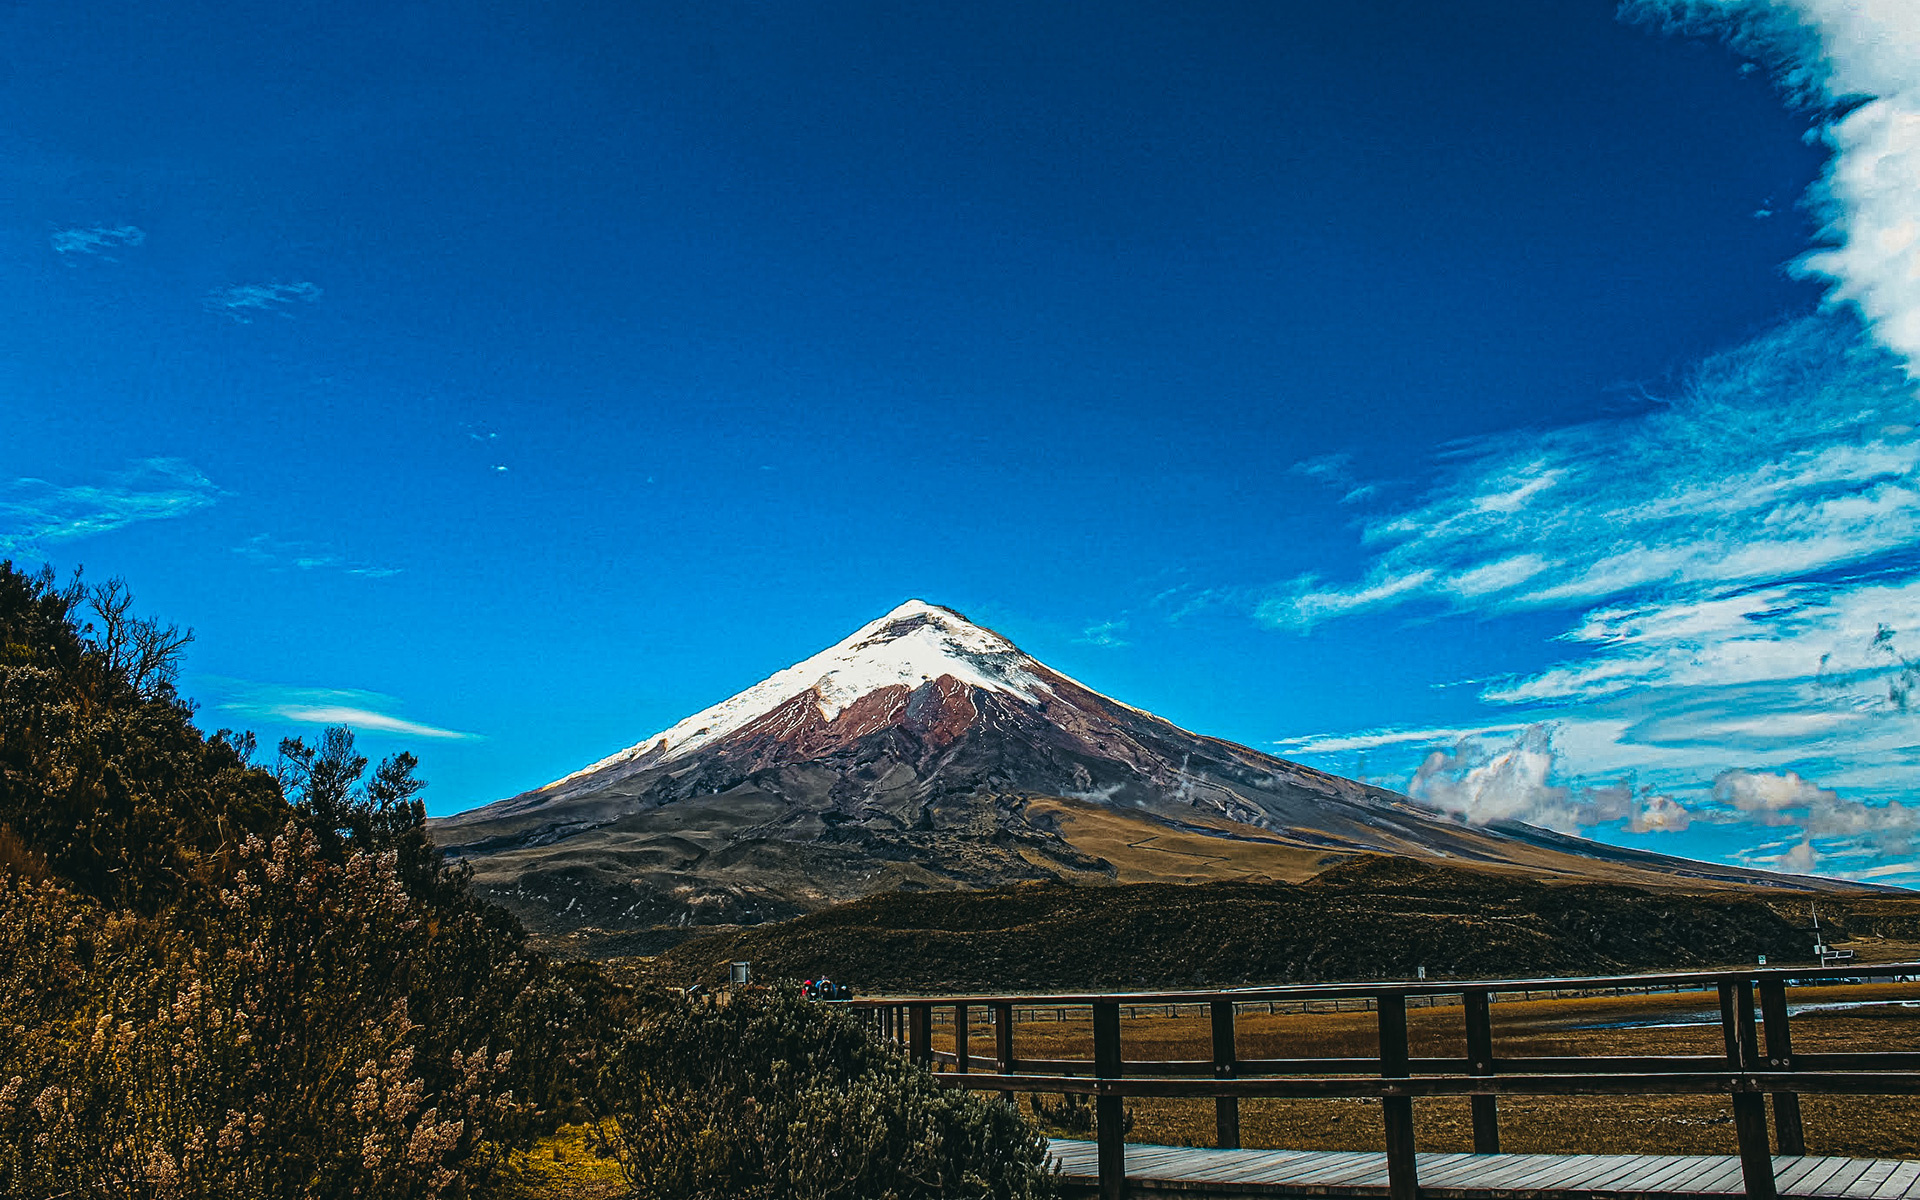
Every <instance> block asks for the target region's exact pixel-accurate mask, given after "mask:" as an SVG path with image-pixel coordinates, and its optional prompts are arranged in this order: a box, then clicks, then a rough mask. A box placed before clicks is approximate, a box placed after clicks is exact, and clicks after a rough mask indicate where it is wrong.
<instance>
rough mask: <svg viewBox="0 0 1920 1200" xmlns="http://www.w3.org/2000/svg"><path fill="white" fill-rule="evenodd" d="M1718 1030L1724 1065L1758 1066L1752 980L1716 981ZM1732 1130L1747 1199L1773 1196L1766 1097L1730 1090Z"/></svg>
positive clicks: (1744, 1070) (1748, 1068)
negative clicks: (1724, 1047) (1724, 1050)
mask: <svg viewBox="0 0 1920 1200" xmlns="http://www.w3.org/2000/svg"><path fill="white" fill-rule="evenodd" d="M1720 1030H1721V1033H1722V1034H1723V1035H1724V1037H1725V1040H1726V1044H1727V1065H1728V1066H1729V1067H1731V1068H1732V1069H1733V1070H1734V1071H1736V1072H1738V1073H1739V1074H1740V1075H1743V1076H1744V1075H1745V1074H1746V1073H1747V1072H1749V1071H1752V1070H1754V1069H1755V1068H1757V1067H1758V1066H1759V1059H1760V1050H1759V1044H1758V1041H1759V1039H1758V1038H1757V1036H1756V1035H1755V1032H1754V1027H1753V981H1752V980H1749V979H1740V980H1733V979H1725V980H1722V981H1721V982H1720ZM1733 1131H1734V1135H1735V1136H1736V1137H1737V1138H1738V1139H1739V1142H1740V1175H1741V1178H1742V1179H1743V1180H1744V1181H1745V1183H1746V1188H1747V1195H1748V1196H1749V1197H1750V1198H1751V1200H1774V1198H1775V1191H1774V1182H1773V1154H1772V1152H1771V1151H1770V1150H1769V1149H1768V1147H1767V1098H1766V1096H1764V1095H1763V1094H1761V1093H1759V1092H1750V1091H1745V1090H1738V1089H1736V1090H1735V1091H1734V1093H1733Z"/></svg>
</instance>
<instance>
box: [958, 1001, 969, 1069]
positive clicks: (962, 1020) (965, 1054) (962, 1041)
mask: <svg viewBox="0 0 1920 1200" xmlns="http://www.w3.org/2000/svg"><path fill="white" fill-rule="evenodd" d="M968 1015H969V1014H968V1012H967V1006H966V1005H964V1004H956V1005H954V1006H953V1068H954V1070H956V1071H961V1072H964V1071H966V1070H967V1069H968V1067H969V1066H970V1065H971V1064H969V1063H968V1062H967V1059H968V1058H969V1057H970V1056H971V1055H972V1053H973V1050H972V1047H970V1046H969V1045H968V1044H967V1035H968V1034H969V1033H971V1032H972V1030H970V1029H968V1028H967V1024H968V1021H967V1018H968Z"/></svg>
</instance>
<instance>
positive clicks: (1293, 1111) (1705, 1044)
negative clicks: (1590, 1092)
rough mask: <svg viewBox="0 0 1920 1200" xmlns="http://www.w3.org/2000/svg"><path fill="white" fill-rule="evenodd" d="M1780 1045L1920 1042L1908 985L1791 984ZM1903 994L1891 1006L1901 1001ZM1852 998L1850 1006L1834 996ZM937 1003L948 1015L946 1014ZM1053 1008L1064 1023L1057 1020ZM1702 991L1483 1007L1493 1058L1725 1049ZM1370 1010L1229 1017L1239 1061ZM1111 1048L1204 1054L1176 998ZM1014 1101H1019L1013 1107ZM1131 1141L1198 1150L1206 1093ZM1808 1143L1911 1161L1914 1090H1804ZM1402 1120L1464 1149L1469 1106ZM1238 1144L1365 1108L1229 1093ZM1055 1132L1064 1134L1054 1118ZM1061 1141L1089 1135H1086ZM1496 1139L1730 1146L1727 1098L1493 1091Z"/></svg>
mask: <svg viewBox="0 0 1920 1200" xmlns="http://www.w3.org/2000/svg"><path fill="white" fill-rule="evenodd" d="M1788 1001H1789V1003H1790V1004H1791V1005H1792V1006H1793V1009H1794V1016H1793V1022H1792V1033H1793V1046H1794V1050H1795V1051H1796V1052H1797V1053H1808V1052H1817V1051H1841V1050H1852V1051H1865V1050H1901V1051H1920V986H1915V985H1913V984H1875V985H1864V986H1848V987H1823V988H1801V989H1793V990H1791V991H1789V993H1788ZM1903 1002H1904V1003H1903ZM1845 1006H1853V1007H1845ZM948 1011H950V1010H948ZM1062 1011H1063V1015H1064V1016H1065V1017H1066V1019H1065V1020H1055V1019H1051V1018H1053V1017H1054V1016H1055V1015H1056V1013H1060V1012H1062ZM1034 1017H1038V1018H1046V1019H1016V1021H1015V1025H1014V1053H1015V1055H1016V1056H1017V1057H1029V1058H1057V1059H1069V1058H1078V1059H1091V1058H1092V1053H1093V1051H1092V1047H1093V1035H1092V1024H1091V1019H1090V1015H1089V1012H1088V1010H1087V1009H1085V1008H1080V1009H1077V1010H1076V1009H1071V1008H1069V1009H1065V1010H1054V1009H1046V1010H1037V1011H1036V1010H1021V1013H1020V1018H1034ZM974 1020H975V1022H976V1024H975V1025H974V1029H973V1032H972V1033H971V1035H970V1037H971V1039H972V1043H971V1046H972V1049H973V1052H974V1054H976V1055H978V1054H983V1053H985V1054H990V1053H991V1047H992V1045H993V1033H992V1028H991V1026H989V1025H987V1024H986V1023H985V1020H984V1014H976V1016H975V1018H974ZM1719 1021H1720V1018H1719V1002H1718V999H1717V997H1716V995H1715V993H1713V992H1711V991H1706V992H1681V993H1656V994H1653V995H1628V996H1593V997H1574V998H1559V999H1544V998H1543V999H1536V1000H1529V1001H1516V1002H1508V1003H1500V1004H1496V1005H1494V1007H1493V1033H1494V1048H1495V1053H1496V1054H1497V1055H1500V1056H1502V1057H1511V1058H1519V1057H1532V1056H1553V1057H1562V1056H1575V1055H1601V1054H1605V1055H1626V1054H1648V1055H1668V1054H1715V1055H1717V1054H1723V1053H1725V1044H1724V1042H1723V1040H1722V1035H1721V1032H1720V1023H1719ZM1375 1022H1376V1017H1375V1016H1374V1014H1373V1013H1371V1012H1312V1013H1284V1012H1282V1013H1275V1014H1273V1015H1268V1014H1267V1013H1264V1012H1258V1011H1256V1012H1242V1013H1241V1014H1240V1015H1239V1017H1238V1018H1237V1021H1236V1032H1237V1041H1238V1050H1239V1054H1240V1056H1241V1057H1242V1058H1279V1057H1289V1058H1293V1057H1366V1056H1372V1055H1375V1054H1377V1053H1378V1040H1377V1039H1378V1035H1377V1026H1376V1024H1375ZM1407 1024H1408V1035H1409V1040H1410V1043H1411V1051H1412V1053H1413V1054H1414V1056H1416V1057H1422V1056H1424V1057H1464V1056H1465V1054H1466V1046H1465V1034H1464V1031H1463V1025H1462V1010H1461V1008H1460V1007H1459V1006H1458V1005H1457V1004H1455V1005H1451V1006H1445V1007H1434V1008H1416V1009H1412V1010H1410V1011H1409V1012H1408V1014H1407ZM1121 1044H1122V1053H1123V1055H1124V1056H1125V1058H1127V1059H1130V1060H1138V1061H1148V1060H1155V1059H1204V1058H1207V1057H1209V1055H1210V1050H1209V1046H1210V1044H1211V1043H1210V1040H1209V1026H1208V1022H1207V1019H1206V1017H1205V1015H1204V1013H1203V1012H1202V1011H1201V1010H1199V1009H1197V1008H1192V1007H1189V1008H1187V1009H1185V1010H1183V1011H1182V1014H1181V1015H1177V1016H1174V1017H1168V1016H1166V1015H1165V1014H1164V1010H1162V1009H1154V1010H1149V1009H1145V1008H1142V1009H1139V1010H1128V1009H1125V1008H1123V1010H1122V1027H1121ZM934 1046H935V1049H938V1050H947V1051H951V1050H952V1049H953V1028H952V1026H951V1025H950V1024H947V1025H938V1024H937V1025H936V1026H935V1027H934ZM1025 1104H1026V1102H1025V1101H1024V1100H1023V1107H1024V1106H1025ZM1129 1108H1130V1110H1131V1112H1132V1114H1133V1117H1134V1126H1133V1130H1132V1132H1131V1133H1130V1134H1129V1135H1128V1138H1129V1140H1130V1141H1135V1142H1150V1143H1158V1144H1162V1145H1185V1146H1209V1145H1212V1144H1213V1139H1214V1105H1213V1101H1212V1100H1160V1099H1142V1100H1134V1101H1130V1102H1129ZM1801 1109H1802V1112H1803V1116H1804V1127H1805V1130H1806V1142H1807V1151H1808V1153H1810V1154H1840V1155H1851V1156H1857V1157H1878V1158H1916V1157H1920V1097H1890V1096H1889V1097H1881V1096H1858V1097H1855V1096H1806V1097H1803V1098H1802V1099H1801ZM1414 1116H1415V1121H1416V1125H1417V1128H1418V1135H1417V1136H1418V1145H1419V1148H1420V1149H1421V1150H1435V1151H1468V1150H1471V1149H1472V1148H1473V1124H1472V1117H1471V1109H1470V1103H1469V1101H1468V1100H1467V1099H1466V1098H1464V1097H1461V1098H1452V1097H1446V1098H1436V1099H1423V1100H1418V1101H1416V1102H1415V1105H1414ZM1240 1125H1241V1143H1242V1144H1243V1145H1245V1146H1249V1147H1269V1148H1282V1147H1284V1148H1291V1149H1311V1150H1379V1149H1382V1148H1383V1145H1382V1141H1383V1139H1382V1133H1381V1124H1380V1111H1379V1105H1378V1104H1377V1103H1376V1102H1373V1101H1367V1100H1319V1099H1315V1100H1281V1099H1264V1098H1261V1099H1247V1100H1243V1101H1241V1104H1240ZM1053 1132H1056V1133H1061V1134H1070V1133H1072V1131H1068V1130H1064V1129H1059V1128H1057V1127H1056V1128H1055V1129H1054V1130H1053ZM1073 1136H1082V1137H1084V1136H1088V1135H1087V1134H1085V1133H1084V1132H1082V1133H1078V1134H1073ZM1500 1137H1501V1149H1502V1150H1504V1151H1507V1152H1509V1153H1556V1152H1557V1153H1677V1154H1732V1153H1735V1151H1736V1147H1735V1143H1734V1134H1733V1118H1732V1109H1731V1107H1730V1105H1729V1102H1728V1100H1727V1098H1725V1097H1719V1096H1646V1097H1546V1096H1542V1097H1529V1096H1509V1097H1502V1098H1501V1100H1500Z"/></svg>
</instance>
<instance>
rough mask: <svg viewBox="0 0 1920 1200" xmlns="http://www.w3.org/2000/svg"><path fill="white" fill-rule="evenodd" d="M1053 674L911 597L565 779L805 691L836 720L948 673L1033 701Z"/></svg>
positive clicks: (680, 747) (665, 747) (682, 743)
mask: <svg viewBox="0 0 1920 1200" xmlns="http://www.w3.org/2000/svg"><path fill="white" fill-rule="evenodd" d="M1049 675H1055V676H1056V677H1058V676H1057V675H1056V673H1055V672H1053V671H1050V670H1048V669H1047V668H1045V667H1042V666H1041V665H1040V664H1039V663H1037V662H1035V661H1034V660H1033V659H1031V658H1028V657H1027V656H1026V655H1025V654H1022V653H1021V652H1020V650H1019V649H1018V648H1017V647H1015V646H1014V644H1013V643H1012V642H1009V641H1008V640H1007V639H1005V638H1003V637H1001V636H1000V635H999V634H997V633H994V632H993V631H991V630H987V629H982V628H981V627H980V626H978V625H975V624H973V623H972V622H971V621H968V620H967V619H966V618H965V617H963V616H961V615H960V614H959V613H956V612H954V611H953V610H952V609H950V608H941V607H939V606H937V605H933V604H928V603H927V602H926V601H924V600H909V601H907V602H906V603H905V604H902V605H901V606H900V607H899V608H896V609H894V610H893V611H892V612H890V613H888V614H887V615H886V616H884V617H881V618H880V619H879V620H877V621H872V622H869V623H868V624H865V625H862V626H861V627H860V628H859V629H856V630H854V632H853V634H852V635H851V636H850V637H848V638H847V639H846V640H845V641H842V642H839V643H837V644H835V645H832V646H829V647H827V648H826V649H825V650H822V651H821V652H820V653H818V654H816V655H814V656H813V657H812V658H809V659H805V660H803V661H801V662H797V663H795V664H794V665H793V666H791V667H788V668H787V669H786V670H784V671H777V672H775V673H774V674H772V675H769V676H768V677H767V678H765V679H763V680H761V681H760V682H759V683H756V684H754V685H753V686H752V687H750V688H748V689H747V690H746V691H744V692H741V693H739V694H738V695H736V696H733V697H731V698H729V699H726V700H722V701H721V702H720V703H718V704H716V705H714V706H713V707H712V708H705V709H702V710H700V711H699V712H697V713H695V714H693V715H692V716H690V717H688V718H687V719H686V720H684V721H680V722H679V723H677V724H675V725H674V726H673V727H672V728H670V729H663V730H661V731H660V732H659V733H656V734H654V735H653V736H652V737H649V738H645V739H642V740H641V741H640V742H638V743H636V744H635V745H633V746H630V747H628V748H627V749H625V750H622V751H621V752H620V753H618V754H615V755H612V756H611V757H608V758H604V759H602V760H600V761H599V762H597V763H594V764H593V765H592V766H590V767H587V768H585V769H583V770H580V771H577V772H575V773H574V774H572V775H569V776H567V778H566V779H562V780H560V781H559V783H562V784H564V783H566V782H567V781H568V780H571V779H577V778H580V777H582V776H587V775H592V774H594V773H596V772H599V771H603V770H606V769H608V768H611V767H617V766H619V765H620V764H622V763H627V762H632V761H634V760H635V759H638V758H641V757H646V758H648V760H649V761H651V762H656V763H664V762H668V761H670V760H672V759H676V758H680V757H682V756H684V755H686V754H688V753H689V752H691V751H694V750H697V749H699V748H700V747H702V746H705V745H708V744H710V743H712V742H716V741H719V740H721V739H722V738H725V737H727V736H728V735H729V734H733V733H737V732H739V731H740V730H742V729H745V728H747V727H748V726H749V725H752V724H753V723H754V722H755V721H757V720H759V719H760V718H762V717H764V716H766V715H767V714H768V713H771V712H773V711H775V710H776V709H779V708H781V707H783V706H785V705H788V704H789V703H790V702H792V701H794V700H797V699H800V698H802V697H808V698H810V700H811V704H812V707H813V709H814V711H816V712H818V713H819V715H820V717H821V718H822V719H823V720H825V721H827V722H832V721H833V720H834V719H835V718H837V717H839V716H840V714H841V713H843V712H845V711H846V710H847V709H848V708H850V707H852V706H853V704H854V703H855V702H856V701H858V700H860V699H861V698H862V697H864V696H868V695H871V694H872V693H874V692H877V691H880V690H881V689H883V688H893V687H905V688H907V689H909V690H910V691H911V690H912V689H914V688H917V687H919V686H920V685H921V684H925V683H932V682H934V681H935V680H938V679H941V678H942V677H946V678H951V679H953V680H955V681H956V682H958V683H960V684H963V685H965V686H967V687H977V688H981V689H984V690H986V691H991V692H1001V693H1004V694H1006V695H1009V696H1017V697H1019V698H1020V699H1021V700H1024V701H1027V702H1028V703H1034V702H1036V701H1037V700H1038V699H1039V695H1040V693H1042V692H1051V691H1052V690H1053V689H1052V688H1051V686H1050V685H1049V684H1048V683H1047V681H1046V678H1045V677H1046V676H1049ZM556 786H557V785H556Z"/></svg>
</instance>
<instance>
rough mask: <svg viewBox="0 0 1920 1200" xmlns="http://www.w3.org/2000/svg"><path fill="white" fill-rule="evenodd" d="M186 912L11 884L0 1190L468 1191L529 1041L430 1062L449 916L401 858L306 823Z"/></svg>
mask: <svg viewBox="0 0 1920 1200" xmlns="http://www.w3.org/2000/svg"><path fill="white" fill-rule="evenodd" d="M170 915H171V917H172V918H173V919H172V920H169V921H164V922H163V921H160V920H155V919H148V918H138V917H129V916H126V915H122V914H114V913H108V912H106V911H104V910H102V909H100V908H99V907H97V906H95V905H93V904H91V903H89V902H86V901H82V900H78V899H75V898H74V897H72V896H70V895H69V894H67V893H66V892H64V891H63V890H62V889H60V888H59V887H57V886H55V885H54V884H52V883H49V882H45V881H36V880H32V879H29V878H26V877H23V876H20V875H17V874H16V875H14V876H13V877H11V878H7V879H4V880H0V1195H8V1196H56V1195H58V1196H74V1197H81V1196H102V1197H105V1196H113V1197H125V1196H145V1197H152V1198H154V1200H164V1198H171V1197H181V1198H185V1197H248V1198H251V1197H289V1198H291V1197H334V1196H368V1197H382V1198H384V1197H394V1198H396V1200H407V1198H411V1197H438V1196H448V1197H455V1196H461V1195H464V1194H466V1193H468V1192H469V1191H471V1190H472V1189H473V1186H474V1184H475V1183H476V1182H478V1181H481V1180H483V1179H484V1178H485V1177H486V1176H487V1174H488V1173H489V1171H490V1170H491V1168H492V1167H493V1165H494V1163H495V1160H496V1158H497V1156H498V1153H499V1144H498V1141H497V1140H496V1137H495V1131H496V1127H498V1126H501V1125H502V1124H503V1123H510V1122H511V1120H512V1118H513V1117H514V1115H515V1112H516V1108H517V1106H516V1104H515V1102H514V1099H513V1097H512V1095H511V1094H510V1092H509V1091H508V1090H506V1088H505V1087H504V1085H503V1082H502V1081H503V1078H504V1076H506V1075H507V1074H508V1072H509V1069H510V1064H511V1054H510V1052H508V1051H505V1050H501V1051H498V1052H495V1051H493V1050H491V1049H490V1048H489V1046H488V1045H486V1044H485V1042H483V1041H482V1042H476V1043H474V1044H469V1045H465V1046H455V1047H452V1048H451V1049H449V1050H446V1051H445V1058H444V1060H443V1061H438V1062H427V1061H423V1058H422V1055H421V1052H420V1048H421V1045H422V1043H423V1042H426V1041H428V1040H429V1039H426V1038H424V1037H423V1031H422V1029H421V1027H420V1026H419V1025H418V1024H417V1023H416V1022H415V1021H414V1020H413V1018H412V1016H411V1015H410V1011H409V999H408V997H409V991H410V987H411V985H412V984H414V983H415V982H417V981H415V980H413V979H412V978H411V973H412V972H413V971H414V970H415V969H416V968H417V967H418V965H419V963H420V962H422V961H424V960H425V959H427V958H428V957H430V956H429V955H428V953H427V949H428V946H429V944H430V942H431V940H432V937H431V934H432V930H431V929H430V928H429V926H430V921H429V919H428V917H427V914H425V913H424V912H423V911H422V909H421V907H420V906H419V905H418V903H417V902H416V901H414V900H413V899H412V898H411V897H410V896H409V895H408V893H407V891H406V889H405V888H404V887H402V886H401V884H400V881H399V879H398V877H397V875H396V873H395V862H394V857H393V855H392V854H390V853H388V854H374V853H359V852H356V853H352V854H349V855H347V856H346V858H345V861H344V862H342V863H336V862H333V861H330V860H329V859H328V858H327V857H326V856H325V855H323V854H322V853H321V850H320V847H319V845H318V843H317V841H316V840H315V838H314V836H313V834H312V833H311V832H309V831H307V830H305V829H303V828H301V827H300V826H298V825H292V824H290V825H288V826H287V827H286V829H284V830H283V831H282V832H281V833H280V834H279V835H278V836H277V837H275V838H274V839H273V841H272V842H271V843H268V842H265V841H263V840H261V839H259V838H251V839H248V841H247V842H245V843H244V844H243V845H242V846H241V847H240V848H239V851H238V853H237V854H236V855H235V859H234V862H233V864H232V868H231V871H230V873H229V874H228V877H227V879H226V880H225V881H224V885H223V886H222V887H221V888H220V890H219V892H218V896H217V900H214V901H211V902H209V903H207V904H205V905H202V906H200V907H198V908H194V909H187V910H179V911H176V912H174V913H172V914H170Z"/></svg>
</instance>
